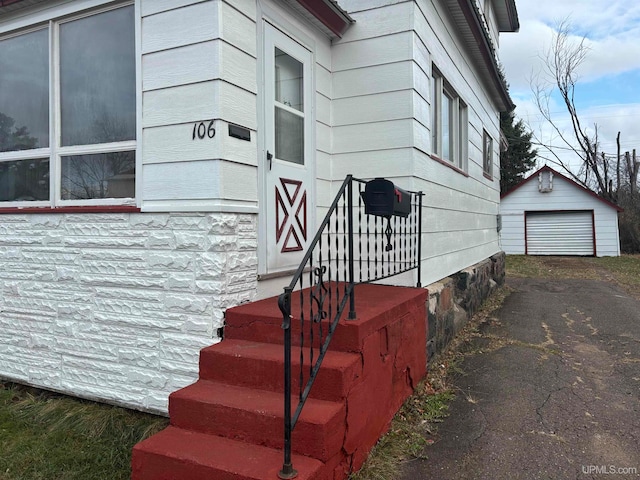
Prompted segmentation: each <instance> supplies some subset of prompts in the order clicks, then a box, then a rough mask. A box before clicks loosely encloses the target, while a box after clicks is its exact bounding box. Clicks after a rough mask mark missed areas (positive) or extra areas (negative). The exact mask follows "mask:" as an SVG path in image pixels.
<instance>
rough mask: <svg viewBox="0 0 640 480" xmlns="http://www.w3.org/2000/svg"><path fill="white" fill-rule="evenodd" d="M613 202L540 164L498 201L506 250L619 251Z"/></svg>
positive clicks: (590, 253)
mask: <svg viewBox="0 0 640 480" xmlns="http://www.w3.org/2000/svg"><path fill="white" fill-rule="evenodd" d="M620 211H621V209H620V207H618V206H617V205H615V204H613V203H611V202H608V201H607V200H605V199H603V198H600V197H598V196H597V195H596V194H595V193H593V192H592V191H591V190H588V189H586V188H584V187H583V186H581V185H579V184H578V183H576V182H574V181H573V180H571V179H570V178H567V177H566V176H564V175H562V174H561V173H559V172H557V171H555V170H554V169H552V168H551V167H548V166H544V167H542V168H541V169H540V170H538V171H537V172H535V173H534V174H533V175H531V176H529V177H528V178H527V179H525V180H523V181H522V182H521V183H520V184H518V185H516V186H515V187H514V188H512V189H511V190H510V191H508V192H507V193H505V195H503V197H502V201H501V203H500V215H501V217H502V231H501V232H500V240H501V243H502V249H503V250H504V251H505V253H507V254H520V255H522V254H526V255H586V256H598V257H610V256H618V255H620V237H619V231H618V212H620Z"/></svg>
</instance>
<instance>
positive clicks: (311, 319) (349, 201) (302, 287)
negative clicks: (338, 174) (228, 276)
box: [278, 175, 423, 479]
mask: <svg viewBox="0 0 640 480" xmlns="http://www.w3.org/2000/svg"><path fill="white" fill-rule="evenodd" d="M354 182H355V183H356V184H357V186H358V191H357V192H354V188H353V187H354ZM365 185H366V181H365V180H361V179H358V178H354V177H353V176H352V175H347V177H346V178H345V180H344V182H343V183H342V185H341V187H340V189H339V190H338V192H337V194H336V196H335V198H334V200H333V202H332V203H331V206H330V207H329V209H328V211H327V213H326V215H325V217H324V220H323V221H322V223H321V224H320V227H319V228H318V231H317V233H316V235H315V237H314V238H313V240H312V241H311V243H310V244H309V247H308V249H307V252H306V253H305V255H304V257H303V259H302V262H301V263H300V266H299V267H298V269H297V270H296V272H295V273H294V275H293V278H292V280H291V282H290V283H289V285H288V286H287V287H285V288H284V293H282V294H281V295H280V296H279V297H278V306H279V308H280V311H281V312H282V315H283V321H282V329H283V330H284V463H283V466H282V470H281V471H280V472H279V473H278V476H279V477H280V478H283V479H289V478H294V477H295V476H296V475H297V472H296V470H295V469H294V468H293V465H292V462H291V434H292V432H293V429H294V428H295V426H296V423H297V421H298V418H299V417H300V413H301V412H302V409H303V407H304V404H305V402H306V400H307V398H308V396H309V392H310V391H311V387H312V386H313V382H314V380H315V378H316V376H317V374H318V371H319V370H320V365H321V364H322V360H323V359H324V357H325V354H326V353H327V350H328V349H329V343H330V342H331V338H332V337H333V333H334V331H335V329H336V327H337V325H338V322H339V320H340V318H341V316H342V313H343V312H344V309H345V307H346V305H347V302H349V313H348V319H355V318H356V311H355V285H356V284H359V283H368V282H373V281H377V280H382V279H385V278H388V277H392V276H394V275H399V274H401V273H405V272H408V271H410V270H414V269H417V271H418V273H417V278H418V280H417V282H416V283H417V286H418V287H420V286H421V284H420V274H421V269H420V258H421V253H422V242H421V231H422V228H421V227H422V197H423V193H422V192H408V193H409V194H410V195H411V212H410V214H409V216H408V217H406V218H400V217H397V216H392V217H390V218H382V217H376V216H373V215H368V214H366V213H365V209H364V200H363V191H364V186H365ZM354 193H356V194H357V206H356V205H355V201H354V200H355V199H354ZM356 208H357V220H358V227H357V231H356V229H355V228H354V213H355V212H354V209H356ZM385 222H386V227H385V225H384V224H385ZM356 239H357V245H356V243H355V242H356ZM356 248H357V252H356ZM356 265H357V267H358V278H357V279H356V278H355V276H356V271H355V269H356ZM305 278H306V279H307V280H306V284H305ZM296 288H297V290H296ZM294 290H296V292H295V294H296V296H295V299H296V301H297V303H299V305H296V307H299V309H300V310H299V311H300V315H299V317H298V319H297V320H299V323H298V325H299V330H300V331H299V338H298V339H297V341H296V343H298V345H297V346H299V347H300V370H299V374H298V378H297V380H298V390H299V391H298V405H297V407H296V409H295V412H293V415H292V414H291V410H292V401H291V400H292V399H291V394H292V376H291V352H292V328H293V322H292V321H293V320H294V317H293V316H292V303H293V300H294V297H293V295H294ZM323 324H324V325H323ZM296 328H297V326H296ZM305 332H306V334H305ZM305 344H308V347H305ZM316 349H318V355H317V358H315V359H314V353H315V350H316ZM305 353H306V355H305ZM307 368H308V374H307V375H305V372H306V370H307ZM305 380H306V382H305Z"/></svg>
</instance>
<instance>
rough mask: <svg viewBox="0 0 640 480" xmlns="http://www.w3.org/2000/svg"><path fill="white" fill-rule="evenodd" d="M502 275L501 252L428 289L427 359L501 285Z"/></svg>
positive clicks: (503, 266)
mask: <svg viewBox="0 0 640 480" xmlns="http://www.w3.org/2000/svg"><path fill="white" fill-rule="evenodd" d="M504 276H505V254H504V252H500V253H498V254H496V255H494V256H492V257H491V258H488V259H486V260H484V261H482V262H480V263H477V264H475V265H473V266H471V267H469V268H465V269H464V270H461V271H460V272H458V273H456V274H454V275H452V276H450V277H447V278H445V279H443V280H440V281H439V282H436V283H432V284H431V285H429V286H428V287H427V289H428V290H429V306H428V320H429V321H428V327H429V332H428V339H427V358H428V359H429V360H431V358H433V355H434V354H435V353H437V352H439V351H441V350H442V349H443V348H444V347H445V346H446V345H447V344H448V343H449V342H450V341H451V339H452V338H453V337H454V336H455V334H456V333H457V332H458V331H459V330H460V329H461V328H462V327H463V326H464V325H465V324H466V323H467V321H468V320H469V319H470V318H471V317H472V316H473V314H475V313H476V311H477V310H478V308H479V307H480V305H482V302H483V301H484V300H485V299H486V298H487V297H488V296H489V295H490V294H491V293H492V292H493V291H494V290H495V289H496V288H498V287H499V286H501V285H503V284H504Z"/></svg>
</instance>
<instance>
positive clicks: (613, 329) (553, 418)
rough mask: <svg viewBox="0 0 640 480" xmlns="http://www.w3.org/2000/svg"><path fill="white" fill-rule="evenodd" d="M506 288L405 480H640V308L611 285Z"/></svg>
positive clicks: (526, 283) (549, 283) (519, 284)
mask: <svg viewBox="0 0 640 480" xmlns="http://www.w3.org/2000/svg"><path fill="white" fill-rule="evenodd" d="M508 285H509V286H510V287H512V288H513V289H514V291H513V293H512V294H511V295H510V296H509V297H508V298H507V299H506V301H505V303H504V304H503V306H502V307H501V309H500V310H498V311H496V312H494V315H493V317H492V318H491V319H489V320H488V321H487V322H486V323H485V324H483V325H482V326H481V335H480V336H479V337H478V338H475V339H474V340H473V341H472V342H471V344H470V346H469V347H468V351H467V355H466V356H465V360H464V361H463V364H462V370H463V371H464V374H463V375H461V376H460V377H459V378H457V379H456V381H455V382H454V383H455V385H456V390H457V391H456V394H457V396H456V399H455V401H454V402H453V403H452V405H451V408H450V416H449V417H448V418H447V419H445V421H444V422H443V423H442V424H440V425H439V428H438V432H437V434H436V435H435V436H434V437H433V438H432V439H431V440H432V441H433V444H432V445H430V446H428V447H426V449H425V452H424V453H425V455H426V456H427V459H418V460H413V461H410V462H408V463H407V464H406V465H405V467H404V473H403V475H402V477H401V478H402V479H403V480H405V479H406V480H415V479H474V480H475V479H492V480H500V479H553V480H556V479H578V480H588V479H605V478H606V479H617V478H620V479H631V478H640V301H638V300H637V299H634V298H632V297H630V296H629V295H627V294H626V293H625V292H624V291H622V290H620V289H619V288H618V287H616V286H615V285H613V284H611V283H607V282H604V281H594V280H566V279H563V280H542V279H510V280H508Z"/></svg>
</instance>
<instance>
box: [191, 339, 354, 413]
mask: <svg viewBox="0 0 640 480" xmlns="http://www.w3.org/2000/svg"><path fill="white" fill-rule="evenodd" d="M299 352H300V349H299V348H294V349H293V354H292V356H291V364H292V366H291V369H292V389H293V390H292V391H293V392H294V393H295V392H298V384H299V372H300V353H299ZM303 352H304V356H305V366H304V370H303V371H304V375H305V378H304V381H305V382H306V380H307V378H308V374H309V364H308V363H307V362H308V360H309V358H310V352H309V350H308V349H303ZM283 356H284V353H283V347H282V345H277V344H269V343H257V342H251V341H244V340H231V339H225V340H224V341H222V342H220V343H218V344H216V345H212V346H211V347H207V348H204V349H203V350H201V351H200V378H201V379H203V380H213V381H218V382H220V383H226V384H228V385H237V386H241V387H250V388H257V389H259V390H270V391H275V392H283V391H284V380H283V371H284V359H283ZM317 357H318V350H315V353H314V358H315V359H317ZM361 375H362V359H361V356H360V355H359V354H354V353H346V352H333V351H331V350H329V351H328V352H327V354H326V356H325V357H324V361H323V362H322V368H321V369H320V371H319V373H318V376H317V377H316V380H315V383H314V385H313V388H312V389H311V393H310V397H311V398H317V399H320V400H329V401H338V400H341V399H344V398H346V396H347V394H348V392H349V389H350V388H351V387H352V386H353V385H354V384H355V383H358V381H359V379H360V377H361Z"/></svg>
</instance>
